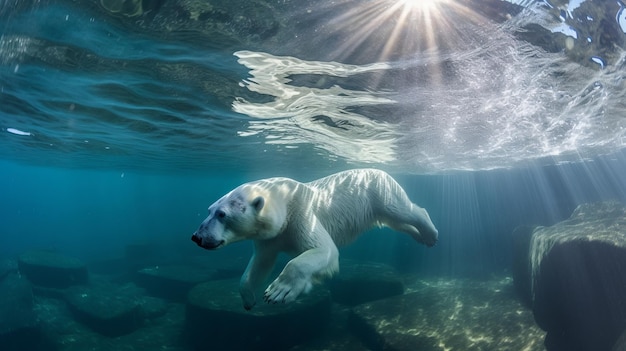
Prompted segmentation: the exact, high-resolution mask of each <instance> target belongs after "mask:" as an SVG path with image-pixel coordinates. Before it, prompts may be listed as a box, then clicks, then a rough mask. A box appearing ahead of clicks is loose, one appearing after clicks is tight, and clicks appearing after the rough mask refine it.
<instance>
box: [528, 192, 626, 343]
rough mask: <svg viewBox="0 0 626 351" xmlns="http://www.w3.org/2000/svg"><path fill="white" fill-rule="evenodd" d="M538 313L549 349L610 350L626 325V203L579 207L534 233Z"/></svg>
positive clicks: (532, 247) (533, 268)
mask: <svg viewBox="0 0 626 351" xmlns="http://www.w3.org/2000/svg"><path fill="white" fill-rule="evenodd" d="M529 257H530V262H529V265H530V267H531V273H532V278H531V281H530V283H531V284H532V291H533V313H534V315H535V319H536V321H537V324H538V325H539V326H540V327H541V328H542V329H544V330H545V331H547V335H546V341H545V343H546V347H547V349H548V350H569V351H574V350H610V349H611V347H612V346H613V344H615V342H616V341H617V340H618V338H619V336H620V334H621V333H622V332H623V331H624V330H625V329H626V304H625V303H624V296H626V278H625V277H624V272H626V208H624V207H623V206H622V205H621V204H619V203H616V202H602V203H593V204H584V205H580V206H578V207H577V208H576V209H575V210H574V212H573V213H572V215H571V216H570V218H569V219H567V220H564V221H562V222H559V223H557V224H555V225H553V226H550V227H537V228H536V229H535V230H534V231H533V233H532V239H531V244H530V253H529Z"/></svg>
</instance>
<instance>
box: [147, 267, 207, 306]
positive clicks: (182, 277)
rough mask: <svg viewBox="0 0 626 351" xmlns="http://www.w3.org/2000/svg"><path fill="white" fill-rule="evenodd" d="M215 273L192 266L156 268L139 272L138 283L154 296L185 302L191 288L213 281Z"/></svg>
mask: <svg viewBox="0 0 626 351" xmlns="http://www.w3.org/2000/svg"><path fill="white" fill-rule="evenodd" d="M215 273H216V272H215V271H214V270H209V269H206V268H203V267H197V266H192V265H180V264H179V265H165V266H154V267H148V268H143V269H141V270H139V271H138V272H137V283H138V284H139V285H141V286H142V287H144V288H145V289H146V290H147V291H148V292H149V293H150V294H152V295H155V296H159V297H163V298H166V299H171V300H174V301H181V302H184V301H185V299H186V298H187V293H189V290H191V288H193V287H194V286H196V285H198V284H199V283H202V282H205V281H208V280H211V279H212V278H213V276H214V275H215Z"/></svg>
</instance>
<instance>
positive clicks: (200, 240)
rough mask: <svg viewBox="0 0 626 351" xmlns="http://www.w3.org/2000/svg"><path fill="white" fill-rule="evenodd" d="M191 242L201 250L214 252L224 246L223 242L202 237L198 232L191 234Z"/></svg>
mask: <svg viewBox="0 0 626 351" xmlns="http://www.w3.org/2000/svg"><path fill="white" fill-rule="evenodd" d="M191 241H193V242H194V243H196V244H197V245H198V246H200V247H201V248H203V249H207V250H214V249H217V248H219V247H221V246H222V245H224V240H217V239H215V238H212V237H203V236H201V235H200V234H198V232H195V233H193V235H192V236H191Z"/></svg>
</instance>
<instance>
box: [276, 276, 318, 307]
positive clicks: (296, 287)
mask: <svg viewBox="0 0 626 351" xmlns="http://www.w3.org/2000/svg"><path fill="white" fill-rule="evenodd" d="M310 288H311V283H310V282H308V281H306V280H302V279H299V280H298V279H295V280H293V279H292V280H289V279H285V278H283V277H281V276H279V277H278V278H276V280H274V282H272V284H270V286H268V287H267V289H266V290H265V294H264V299H265V302H267V303H277V302H283V303H289V302H293V301H295V300H296V298H297V297H298V296H299V295H300V294H301V293H303V292H307V291H308V290H310Z"/></svg>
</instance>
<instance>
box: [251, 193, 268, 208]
mask: <svg viewBox="0 0 626 351" xmlns="http://www.w3.org/2000/svg"><path fill="white" fill-rule="evenodd" d="M264 205H265V199H264V198H263V196H257V197H256V198H255V199H254V200H252V207H254V209H255V210H257V211H261V209H262V208H263V206H264Z"/></svg>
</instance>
